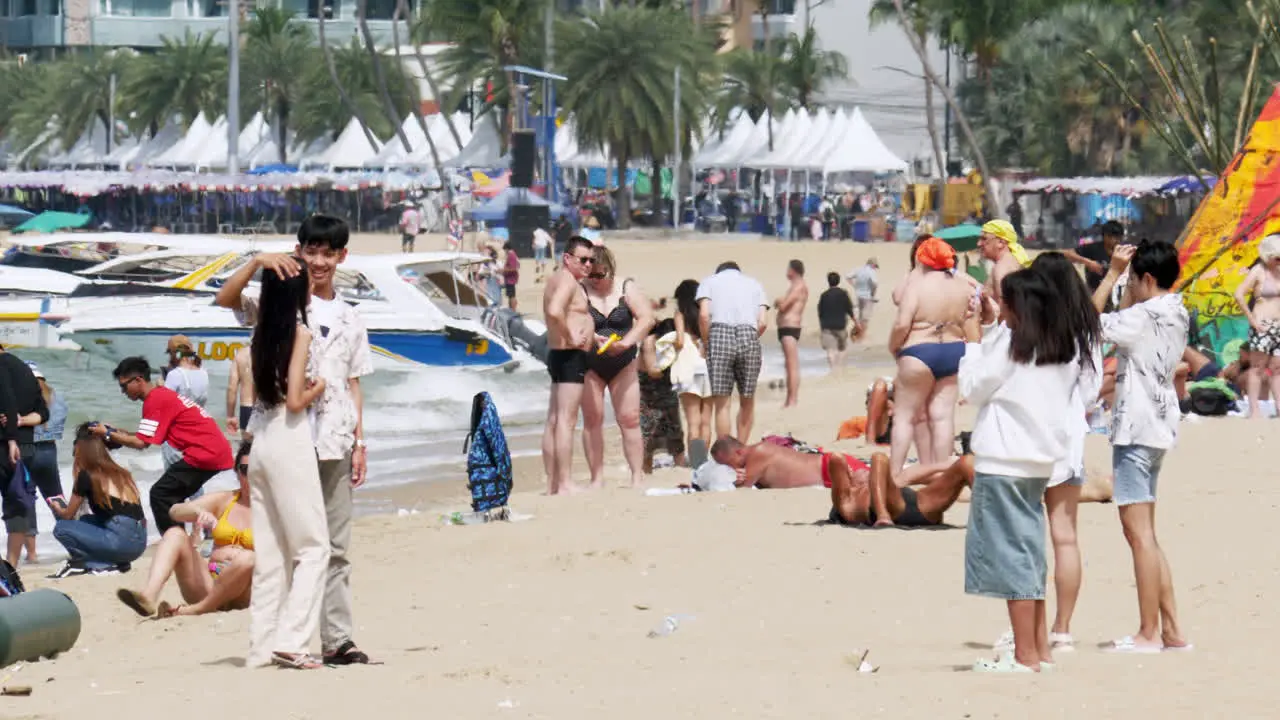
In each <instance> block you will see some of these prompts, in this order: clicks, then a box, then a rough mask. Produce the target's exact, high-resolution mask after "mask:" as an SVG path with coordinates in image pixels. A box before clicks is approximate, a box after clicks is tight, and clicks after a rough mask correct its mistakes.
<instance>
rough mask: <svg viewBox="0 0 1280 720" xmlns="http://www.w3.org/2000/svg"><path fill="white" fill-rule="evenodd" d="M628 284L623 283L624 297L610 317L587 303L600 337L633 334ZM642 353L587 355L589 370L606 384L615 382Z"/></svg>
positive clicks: (638, 351)
mask: <svg viewBox="0 0 1280 720" xmlns="http://www.w3.org/2000/svg"><path fill="white" fill-rule="evenodd" d="M627 282H629V281H624V282H623V283H622V292H623V296H622V298H621V299H619V300H618V305H617V306H616V307H614V308H613V309H612V310H610V311H609V314H608V315H605V314H604V313H602V312H600V311H599V310H596V306H595V305H592V304H591V303H590V302H588V303H587V310H588V311H589V312H590V313H591V319H592V321H594V322H595V324H596V335H599V336H600V337H606V338H607V337H609V336H610V335H617V336H618V337H625V336H626V334H627V333H629V332H631V328H633V327H635V324H636V318H635V315H632V314H631V308H629V307H627V299H626V292H627ZM639 353H640V349H639V348H634V347H633V348H631V349H630V350H628V351H626V352H624V353H622V354H621V355H597V354H596V352H595V351H591V352H589V353H587V369H589V370H591V372H594V373H595V374H596V375H599V376H600V379H601V380H604V382H605V384H606V385H607V384H609V383H610V382H613V379H614V378H615V377H617V376H618V373H620V372H622V371H623V370H625V369H626V368H627V366H628V365H630V364H631V363H632V362H633V361H634V360H635V359H636V356H637V355H638V354H639Z"/></svg>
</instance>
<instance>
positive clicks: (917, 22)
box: [868, 0, 950, 202]
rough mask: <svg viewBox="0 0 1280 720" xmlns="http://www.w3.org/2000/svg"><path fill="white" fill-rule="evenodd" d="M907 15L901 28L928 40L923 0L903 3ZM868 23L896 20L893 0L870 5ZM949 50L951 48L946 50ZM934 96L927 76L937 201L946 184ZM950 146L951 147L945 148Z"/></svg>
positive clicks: (923, 41)
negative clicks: (908, 25)
mask: <svg viewBox="0 0 1280 720" xmlns="http://www.w3.org/2000/svg"><path fill="white" fill-rule="evenodd" d="M904 9H905V10H906V12H907V16H908V17H909V18H910V21H911V22H910V27H909V28H908V27H903V32H914V33H915V34H916V39H917V40H918V41H919V42H920V44H921V45H926V44H928V42H929V27H930V25H931V23H932V22H933V19H932V18H931V17H930V15H929V9H928V8H927V7H926V6H925V2H924V0H909V2H907V3H906V5H905V6H904ZM868 19H869V20H870V21H871V27H872V28H876V27H878V26H880V25H883V24H884V23H887V22H897V21H898V11H897V10H896V9H894V6H893V0H875V2H874V3H872V5H871V12H870V17H869V18H868ZM948 52H950V50H948ZM934 103H935V101H934V97H933V83H932V82H930V81H929V79H928V78H925V80H924V115H925V126H926V129H927V131H928V133H929V144H930V145H931V146H932V148H933V167H934V168H935V172H937V173H938V178H937V181H938V202H942V197H943V193H945V192H946V185H947V163H946V155H945V153H944V152H943V149H942V139H941V138H940V137H939V135H938V111H937V108H936V107H935V104H934ZM947 149H948V150H950V148H947Z"/></svg>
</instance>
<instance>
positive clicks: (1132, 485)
mask: <svg viewBox="0 0 1280 720" xmlns="http://www.w3.org/2000/svg"><path fill="white" fill-rule="evenodd" d="M1164 453H1165V451H1164V450H1160V449H1158V448H1152V447H1146V446H1145V445H1116V446H1115V447H1113V448H1111V468H1112V472H1114V473H1115V481H1114V483H1113V485H1114V488H1113V489H1112V491H1111V499H1112V501H1113V502H1115V504H1116V505H1117V506H1118V507H1124V506H1125V505H1138V504H1141V503H1153V502H1155V501H1156V480H1157V478H1159V477H1160V466H1161V465H1163V464H1164Z"/></svg>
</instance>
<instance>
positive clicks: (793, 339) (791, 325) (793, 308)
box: [773, 260, 809, 408]
mask: <svg viewBox="0 0 1280 720" xmlns="http://www.w3.org/2000/svg"><path fill="white" fill-rule="evenodd" d="M787 282H788V283H790V285H788V286H787V294H786V295H784V296H782V297H780V298H778V299H777V300H775V301H774V303H773V306H774V307H775V308H777V310H778V342H779V343H780V344H781V345H782V357H783V359H784V360H785V361H786V365H787V401H786V402H785V403H783V404H782V407H784V408H787V407H791V406H793V405H795V404H796V401H797V400H799V397H800V323H801V319H802V318H803V317H804V307H805V305H808V304H809V286H808V285H806V284H805V283H804V263H802V262H800V261H799V260H792V261H791V262H790V263H788V264H787Z"/></svg>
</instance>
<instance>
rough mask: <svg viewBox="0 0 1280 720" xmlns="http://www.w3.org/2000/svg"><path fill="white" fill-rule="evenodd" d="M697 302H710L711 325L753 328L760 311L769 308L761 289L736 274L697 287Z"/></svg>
mask: <svg viewBox="0 0 1280 720" xmlns="http://www.w3.org/2000/svg"><path fill="white" fill-rule="evenodd" d="M698 300H710V301H711V323H712V324H713V325H746V326H749V327H755V326H756V323H757V321H758V319H759V313H760V308H767V307H769V302H768V301H767V300H765V296H764V287H763V286H761V285H760V283H759V282H758V281H757V280H756V279H755V278H753V277H748V276H746V275H743V274H742V273H741V272H740V271H738V270H725V271H724V272H719V273H716V274H715V275H712V276H710V277H708V278H706V279H704V280H703V281H702V283H701V284H699V285H698Z"/></svg>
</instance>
